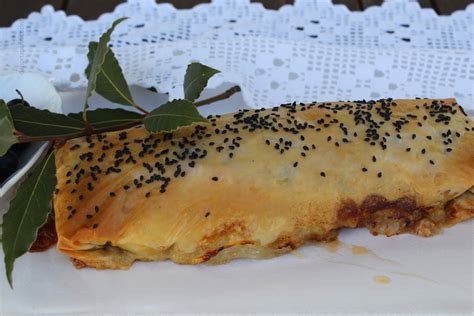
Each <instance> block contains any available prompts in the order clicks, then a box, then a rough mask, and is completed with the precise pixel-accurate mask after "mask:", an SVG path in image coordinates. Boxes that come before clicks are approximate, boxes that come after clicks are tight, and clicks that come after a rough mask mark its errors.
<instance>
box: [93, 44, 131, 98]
mask: <svg viewBox="0 0 474 316" xmlns="http://www.w3.org/2000/svg"><path fill="white" fill-rule="evenodd" d="M97 46H98V43H97V42H91V43H90V44H89V53H88V54H87V58H89V66H88V67H87V69H86V75H87V77H89V75H90V71H91V64H92V61H93V58H94V56H95V54H96V51H97ZM95 91H96V92H97V93H98V94H100V95H101V96H103V97H104V98H106V99H107V100H109V101H111V102H114V103H118V104H122V105H131V106H133V105H134V104H135V102H134V101H133V98H132V94H131V93H130V89H129V88H128V84H127V81H126V80H125V77H124V75H123V72H122V68H121V67H120V65H119V63H118V61H117V59H116V58H115V55H114V53H113V51H112V49H110V48H109V50H108V52H107V54H106V55H105V59H104V62H103V64H102V65H101V66H100V69H99V72H98V73H97V79H96V87H95Z"/></svg>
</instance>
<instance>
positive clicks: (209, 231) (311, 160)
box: [54, 99, 474, 269]
mask: <svg viewBox="0 0 474 316" xmlns="http://www.w3.org/2000/svg"><path fill="white" fill-rule="evenodd" d="M208 120H209V123H207V124H204V123H199V124H194V125H191V126H188V127H183V128H180V129H179V130H177V131H175V132H170V133H158V134H150V133H149V132H147V131H146V130H145V129H144V128H143V127H136V128H131V129H128V130H125V131H118V132H110V133H105V134H102V135H95V136H91V137H84V138H79V139H73V140H70V141H68V142H67V143H66V144H65V145H64V146H63V147H62V148H60V149H58V150H57V154H56V167H57V180H58V191H57V193H56V194H55V196H54V210H55V216H56V228H57V233H58V249H59V250H60V251H61V252H63V253H64V254H66V255H68V256H70V257H71V258H72V259H73V261H74V263H75V264H76V266H78V267H83V266H89V267H95V268H100V269H102V268H114V269H115V268H128V267H130V265H131V264H132V263H133V262H134V261H135V260H165V259H171V260H173V261H175V262H177V263H183V264H197V263H203V262H209V263H223V262H226V261H228V260H231V259H234V258H242V257H246V258H268V257H272V256H276V255H280V254H283V253H285V252H288V251H290V250H292V249H294V248H296V247H298V246H300V245H302V244H303V243H305V242H307V241H327V240H332V239H334V238H336V237H337V232H338V230H339V229H340V228H343V227H367V228H368V229H369V230H370V231H371V232H372V233H373V234H385V235H387V236H390V235H394V234H399V233H403V232H411V233H415V234H418V235H421V236H430V235H432V234H434V233H436V231H437V230H438V229H440V228H441V227H443V226H447V225H448V226H449V225H453V224H455V223H457V222H460V221H463V220H466V219H469V218H471V217H472V216H473V215H474V129H473V121H472V120H470V119H469V118H468V117H467V116H466V114H465V113H464V111H463V110H462V108H461V107H460V106H459V105H457V104H456V103H455V101H454V100H452V99H448V100H427V99H417V100H391V99H386V100H379V101H369V102H366V101H356V102H331V103H312V104H300V105H296V104H284V105H281V106H279V107H274V108H269V109H261V110H241V111H239V112H237V113H230V114H226V115H222V116H220V115H216V116H209V117H208Z"/></svg>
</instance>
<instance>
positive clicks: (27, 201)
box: [2, 151, 56, 288]
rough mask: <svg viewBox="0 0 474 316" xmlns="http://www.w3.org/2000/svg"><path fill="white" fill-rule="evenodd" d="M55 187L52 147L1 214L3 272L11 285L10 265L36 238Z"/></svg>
mask: <svg viewBox="0 0 474 316" xmlns="http://www.w3.org/2000/svg"><path fill="white" fill-rule="evenodd" d="M55 187H56V167H55V157H54V152H53V151H52V152H51V153H50V154H49V155H48V156H47V157H46V159H44V160H43V161H41V162H40V163H39V164H38V165H37V166H36V167H35V168H34V170H33V173H32V175H31V176H30V177H29V178H27V179H26V180H25V181H24V182H23V183H21V185H20V186H19V188H18V191H17V193H16V195H15V198H14V199H13V200H12V201H11V203H10V206H9V209H8V211H7V213H5V215H4V216H3V224H2V225H3V226H2V247H3V252H4V261H5V272H6V275H7V279H8V283H9V284H10V287H12V288H13V279H12V273H13V265H14V263H15V260H16V258H18V257H20V256H21V255H23V254H25V253H26V252H27V251H28V249H29V248H30V246H31V245H32V244H33V242H34V241H35V239H36V234H37V233H38V229H39V228H40V227H41V226H42V225H43V224H44V223H45V221H46V219H47V217H48V214H49V213H50V212H51V197H52V195H53V192H54V189H55Z"/></svg>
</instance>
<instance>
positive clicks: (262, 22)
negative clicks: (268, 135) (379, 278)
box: [0, 0, 474, 108]
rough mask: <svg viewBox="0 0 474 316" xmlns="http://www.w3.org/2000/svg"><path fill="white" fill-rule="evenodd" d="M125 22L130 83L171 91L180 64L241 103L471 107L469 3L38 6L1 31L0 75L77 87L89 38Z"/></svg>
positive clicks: (122, 46)
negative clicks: (214, 72) (207, 74)
mask: <svg viewBox="0 0 474 316" xmlns="http://www.w3.org/2000/svg"><path fill="white" fill-rule="evenodd" d="M123 16H128V17H130V19H129V20H127V21H126V22H124V23H123V24H122V25H120V26H119V27H118V28H117V30H116V32H115V33H114V35H113V40H112V45H113V47H114V48H113V49H114V51H115V52H116V55H117V56H118V58H119V60H120V62H121V65H122V67H123V69H124V73H125V75H126V77H127V79H128V81H129V82H130V83H131V84H136V85H140V86H144V87H150V86H154V87H156V88H158V89H159V90H160V91H162V92H169V93H170V96H171V98H173V97H182V94H183V93H182V82H183V76H184V72H185V69H186V65H187V64H188V63H189V62H190V61H195V60H197V61H200V62H202V63H205V64H208V65H210V66H212V67H214V68H217V69H219V70H221V71H222V73H221V74H220V75H218V76H216V77H215V78H213V79H212V80H211V82H210V86H211V87H216V86H217V85H219V84H220V83H222V82H232V83H235V84H239V85H240V86H241V87H242V90H243V95H244V99H245V100H246V102H247V103H248V105H249V106H253V107H261V106H272V105H276V104H280V103H283V102H290V101H303V102H305V101H314V100H318V101H331V100H348V99H363V98H365V99H377V98H381V97H394V98H414V97H431V98H435V97H439V98H441V97H456V98H457V99H458V101H459V103H461V104H462V105H464V106H465V107H467V108H474V97H473V88H474V63H473V39H474V35H473V23H474V21H473V20H474V19H473V16H474V5H470V6H468V8H467V9H466V10H464V11H458V12H455V13H453V14H452V15H450V16H437V15H436V13H435V12H434V11H433V10H431V9H421V8H420V6H419V5H418V3H417V2H413V1H403V0H395V1H387V2H386V3H384V5H383V6H381V7H377V6H376V7H370V8H368V9H367V10H365V11H364V12H350V11H349V10H348V9H347V8H346V7H345V6H343V5H333V4H332V3H331V1H330V0H297V1H295V4H294V5H293V6H292V5H286V6H283V7H282V8H281V9H279V10H277V11H275V10H266V9H265V8H264V7H263V6H262V5H261V4H258V3H250V2H249V0H214V1H213V2H212V3H211V4H201V5H198V6H196V7H194V8H192V9H190V10H176V9H175V8H174V7H173V6H171V5H170V4H156V3H155V1H154V0H129V1H128V2H127V3H123V4H120V5H119V6H118V7H117V8H116V9H115V10H114V12H112V13H106V14H103V15H102V16H101V17H100V18H99V19H98V20H96V21H83V20H82V19H81V18H79V17H77V16H66V15H65V14H64V13H63V12H62V11H54V10H53V8H52V7H51V6H45V7H44V8H43V9H42V10H41V12H40V13H32V14H31V15H30V16H29V17H28V18H27V19H24V20H18V21H16V22H15V23H14V24H13V25H12V26H11V27H9V28H1V29H0V54H1V55H2V56H1V58H0V73H9V72H15V71H35V72H41V73H43V74H44V75H46V76H47V77H49V78H50V79H51V80H52V82H53V83H54V84H55V86H57V87H58V88H59V89H62V90H66V89H70V88H81V87H84V86H85V85H86V79H85V76H84V68H85V66H86V63H87V58H86V53H87V44H88V42H89V41H92V40H97V39H98V37H99V35H100V34H101V33H102V32H103V31H104V30H105V29H106V28H108V27H109V26H110V25H111V23H112V21H113V20H115V19H117V18H119V17H123Z"/></svg>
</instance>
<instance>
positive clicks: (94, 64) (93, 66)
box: [83, 18, 127, 120]
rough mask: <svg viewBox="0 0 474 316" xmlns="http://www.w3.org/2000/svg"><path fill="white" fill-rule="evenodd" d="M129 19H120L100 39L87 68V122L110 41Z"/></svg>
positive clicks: (85, 106) (91, 45)
mask: <svg viewBox="0 0 474 316" xmlns="http://www.w3.org/2000/svg"><path fill="white" fill-rule="evenodd" d="M126 19H127V18H120V19H118V20H116V21H114V23H112V26H111V27H110V28H109V29H108V30H107V31H106V32H105V33H104V34H102V36H101V37H100V39H99V43H97V46H96V47H95V52H94V55H93V56H92V58H91V60H92V61H91V62H90V63H89V66H88V67H87V68H88V69H89V71H88V73H89V74H88V75H87V79H88V80H89V82H88V84H87V89H86V101H85V103H84V109H83V119H84V120H85V119H86V118H87V117H86V115H87V114H86V113H87V110H88V109H89V97H90V96H91V94H92V92H93V91H94V90H95V89H96V84H97V77H98V76H97V75H98V73H99V72H100V69H101V66H102V64H103V63H104V60H105V56H106V55H107V53H108V51H109V47H108V46H107V44H108V43H109V41H110V37H111V35H112V32H113V31H114V29H115V27H116V26H117V25H118V24H119V23H121V22H122V21H124V20H126ZM91 47H94V42H92V43H89V50H91Z"/></svg>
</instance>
